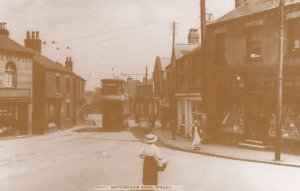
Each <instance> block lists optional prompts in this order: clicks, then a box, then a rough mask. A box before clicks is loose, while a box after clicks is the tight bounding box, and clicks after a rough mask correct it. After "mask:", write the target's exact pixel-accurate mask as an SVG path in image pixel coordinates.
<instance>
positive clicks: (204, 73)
mask: <svg viewBox="0 0 300 191" xmlns="http://www.w3.org/2000/svg"><path fill="white" fill-rule="evenodd" d="M200 27H201V65H200V68H199V70H200V79H201V81H200V89H199V91H200V95H201V96H202V102H203V106H204V111H205V113H206V116H208V115H207V114H208V88H207V86H208V84H207V83H208V79H207V78H208V68H207V64H206V45H205V34H206V5H205V0H200ZM205 123H206V124H205V126H204V129H203V140H204V142H206V141H207V139H208V137H209V136H208V135H209V134H210V133H208V129H207V125H208V120H207V118H206V119H205Z"/></svg>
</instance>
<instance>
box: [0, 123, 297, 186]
mask: <svg viewBox="0 0 300 191" xmlns="http://www.w3.org/2000/svg"><path fill="white" fill-rule="evenodd" d="M97 130H99V129H93V128H84V129H81V130H80V131H79V132H75V131H74V129H68V130H64V131H58V132H54V133H51V134H47V135H42V136H36V137H31V138H23V139H10V140H1V141H0V153H1V156H0V190H5V191H20V190H22V191H52V190H55V191H70V190H72V191H73V190H74V191H77V190H78V191H85V190H90V191H92V190H97V188H99V185H140V184H141V182H142V160H141V159H139V157H138V154H139V152H140V150H141V149H142V147H143V146H145V144H144V143H143V142H142V141H140V139H138V138H136V137H135V136H134V135H133V134H132V133H131V132H130V131H123V132H113V133H109V132H101V131H97ZM160 149H161V152H162V154H163V156H164V157H165V158H166V159H168V160H169V161H170V163H169V165H168V167H167V169H166V170H165V171H164V172H162V173H160V174H159V184H161V185H182V186H183V187H184V190H187V191H196V190H203V191H237V190H243V191H269V190H272V191H282V190H299V188H300V181H299V180H300V169H299V168H294V167H284V166H274V165H269V164H258V163H250V162H242V161H235V160H228V159H223V158H215V157H209V156H203V155H198V154H192V153H186V152H181V151H176V150H172V149H168V148H163V147H160Z"/></svg>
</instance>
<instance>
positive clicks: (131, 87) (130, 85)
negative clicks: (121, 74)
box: [125, 76, 142, 114]
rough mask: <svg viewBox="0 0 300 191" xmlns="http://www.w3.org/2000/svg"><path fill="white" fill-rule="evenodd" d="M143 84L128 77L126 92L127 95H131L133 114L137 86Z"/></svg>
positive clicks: (130, 111) (130, 108) (130, 109)
mask: <svg viewBox="0 0 300 191" xmlns="http://www.w3.org/2000/svg"><path fill="white" fill-rule="evenodd" d="M141 83H142V82H140V81H139V80H135V79H133V78H131V77H130V76H128V78H127V81H126V82H125V86H126V88H125V90H126V91H128V92H126V94H127V95H129V113H130V114H132V113H134V112H135V97H136V86H138V85H140V84H141Z"/></svg>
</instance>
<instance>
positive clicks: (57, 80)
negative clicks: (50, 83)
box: [55, 75, 60, 93]
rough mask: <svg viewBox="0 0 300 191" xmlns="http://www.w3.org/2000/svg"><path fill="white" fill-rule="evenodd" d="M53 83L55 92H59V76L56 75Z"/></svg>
mask: <svg viewBox="0 0 300 191" xmlns="http://www.w3.org/2000/svg"><path fill="white" fill-rule="evenodd" d="M55 84H56V93H60V77H59V76H58V75H57V76H56V78H55Z"/></svg>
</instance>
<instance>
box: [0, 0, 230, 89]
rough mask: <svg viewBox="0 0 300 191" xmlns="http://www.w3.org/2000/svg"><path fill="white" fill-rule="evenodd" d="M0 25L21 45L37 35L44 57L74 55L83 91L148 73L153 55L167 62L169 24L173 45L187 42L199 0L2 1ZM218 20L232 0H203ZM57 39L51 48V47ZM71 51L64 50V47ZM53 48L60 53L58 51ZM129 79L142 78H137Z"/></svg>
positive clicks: (196, 20) (196, 19)
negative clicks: (105, 80) (174, 29)
mask: <svg viewBox="0 0 300 191" xmlns="http://www.w3.org/2000/svg"><path fill="white" fill-rule="evenodd" d="M0 3H1V11H0V22H6V23H7V24H6V26H7V29H8V30H9V31H10V38H11V39H13V40H15V41H17V42H18V43H20V44H22V45H23V44H24V38H25V36H26V31H39V32H40V38H41V39H42V41H45V42H46V44H45V45H43V46H42V54H43V55H45V56H47V57H48V58H50V59H52V60H53V61H56V62H60V63H64V61H65V58H66V57H67V56H68V57H72V60H73V63H74V72H76V73H77V74H79V75H80V76H81V77H83V78H84V79H86V80H87V83H86V88H87V89H90V90H91V89H93V88H94V87H98V86H100V80H101V79H103V78H114V77H116V78H123V79H126V78H127V76H126V75H121V73H122V74H144V73H145V70H146V69H145V68H146V66H147V67H148V71H149V73H152V71H153V68H154V62H155V58H156V56H160V57H162V58H170V56H171V46H172V36H171V31H170V24H171V22H173V21H175V22H176V23H177V35H176V40H175V41H176V43H187V35H188V30H189V29H190V28H199V27H200V19H199V15H200V6H199V3H200V0H14V1H11V0H0ZM206 8H207V11H208V12H209V13H213V18H214V19H217V18H219V17H220V16H222V15H224V14H226V13H227V12H229V11H231V10H232V9H233V8H234V0H206ZM52 41H55V44H52ZM68 46H69V47H70V49H66V47H68ZM57 48H58V49H59V50H57ZM131 77H133V78H137V79H141V76H140V75H132V76H131Z"/></svg>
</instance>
